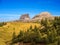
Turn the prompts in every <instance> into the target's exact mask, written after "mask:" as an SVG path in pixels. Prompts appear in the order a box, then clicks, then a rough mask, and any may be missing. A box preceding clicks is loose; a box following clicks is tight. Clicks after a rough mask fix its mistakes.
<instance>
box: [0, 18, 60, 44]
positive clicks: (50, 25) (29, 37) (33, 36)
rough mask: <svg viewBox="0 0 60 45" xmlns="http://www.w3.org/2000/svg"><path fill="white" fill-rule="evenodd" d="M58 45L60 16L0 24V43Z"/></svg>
mask: <svg viewBox="0 0 60 45" xmlns="http://www.w3.org/2000/svg"><path fill="white" fill-rule="evenodd" d="M20 42H23V43H31V45H37V44H38V43H40V44H41V43H43V44H44V45H60V17H55V19H54V20H47V19H45V20H41V22H36V23H31V22H30V23H21V22H8V23H7V24H4V23H3V25H2V26H0V44H1V45H7V44H10V45H14V44H17V43H20Z"/></svg>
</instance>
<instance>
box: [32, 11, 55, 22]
mask: <svg viewBox="0 0 60 45" xmlns="http://www.w3.org/2000/svg"><path fill="white" fill-rule="evenodd" d="M42 19H48V20H52V19H54V17H53V16H52V15H51V14H50V13H49V12H42V13H40V14H38V15H36V16H34V17H33V18H32V20H34V21H36V20H38V21H41V20H42Z"/></svg>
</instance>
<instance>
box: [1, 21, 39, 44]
mask: <svg viewBox="0 0 60 45" xmlns="http://www.w3.org/2000/svg"><path fill="white" fill-rule="evenodd" d="M35 25H36V26H37V27H39V26H40V24H38V23H22V22H7V24H6V25H4V26H3V27H0V41H1V42H0V45H6V43H5V42H7V41H10V40H11V39H12V34H13V32H16V35H17V34H18V33H19V32H20V30H23V31H26V30H27V29H29V28H30V26H32V27H33V28H34V26H35Z"/></svg>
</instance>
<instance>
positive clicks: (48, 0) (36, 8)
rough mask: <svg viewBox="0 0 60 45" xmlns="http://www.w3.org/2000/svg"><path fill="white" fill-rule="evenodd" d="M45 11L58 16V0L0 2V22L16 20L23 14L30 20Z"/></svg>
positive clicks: (7, 0)
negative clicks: (27, 15) (27, 14)
mask: <svg viewBox="0 0 60 45" xmlns="http://www.w3.org/2000/svg"><path fill="white" fill-rule="evenodd" d="M45 11H47V12H50V13H51V14H52V15H53V16H60V0H0V21H11V20H16V19H19V16H21V14H25V13H29V14H30V17H31V18H32V17H33V16H35V15H36V14H39V13H41V12H45Z"/></svg>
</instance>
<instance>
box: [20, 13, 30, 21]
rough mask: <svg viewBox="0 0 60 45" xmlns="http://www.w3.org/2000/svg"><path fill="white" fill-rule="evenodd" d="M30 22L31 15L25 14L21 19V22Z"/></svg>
mask: <svg viewBox="0 0 60 45" xmlns="http://www.w3.org/2000/svg"><path fill="white" fill-rule="evenodd" d="M29 20H30V17H29V14H23V15H22V16H21V17H20V21H23V22H26V21H29Z"/></svg>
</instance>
